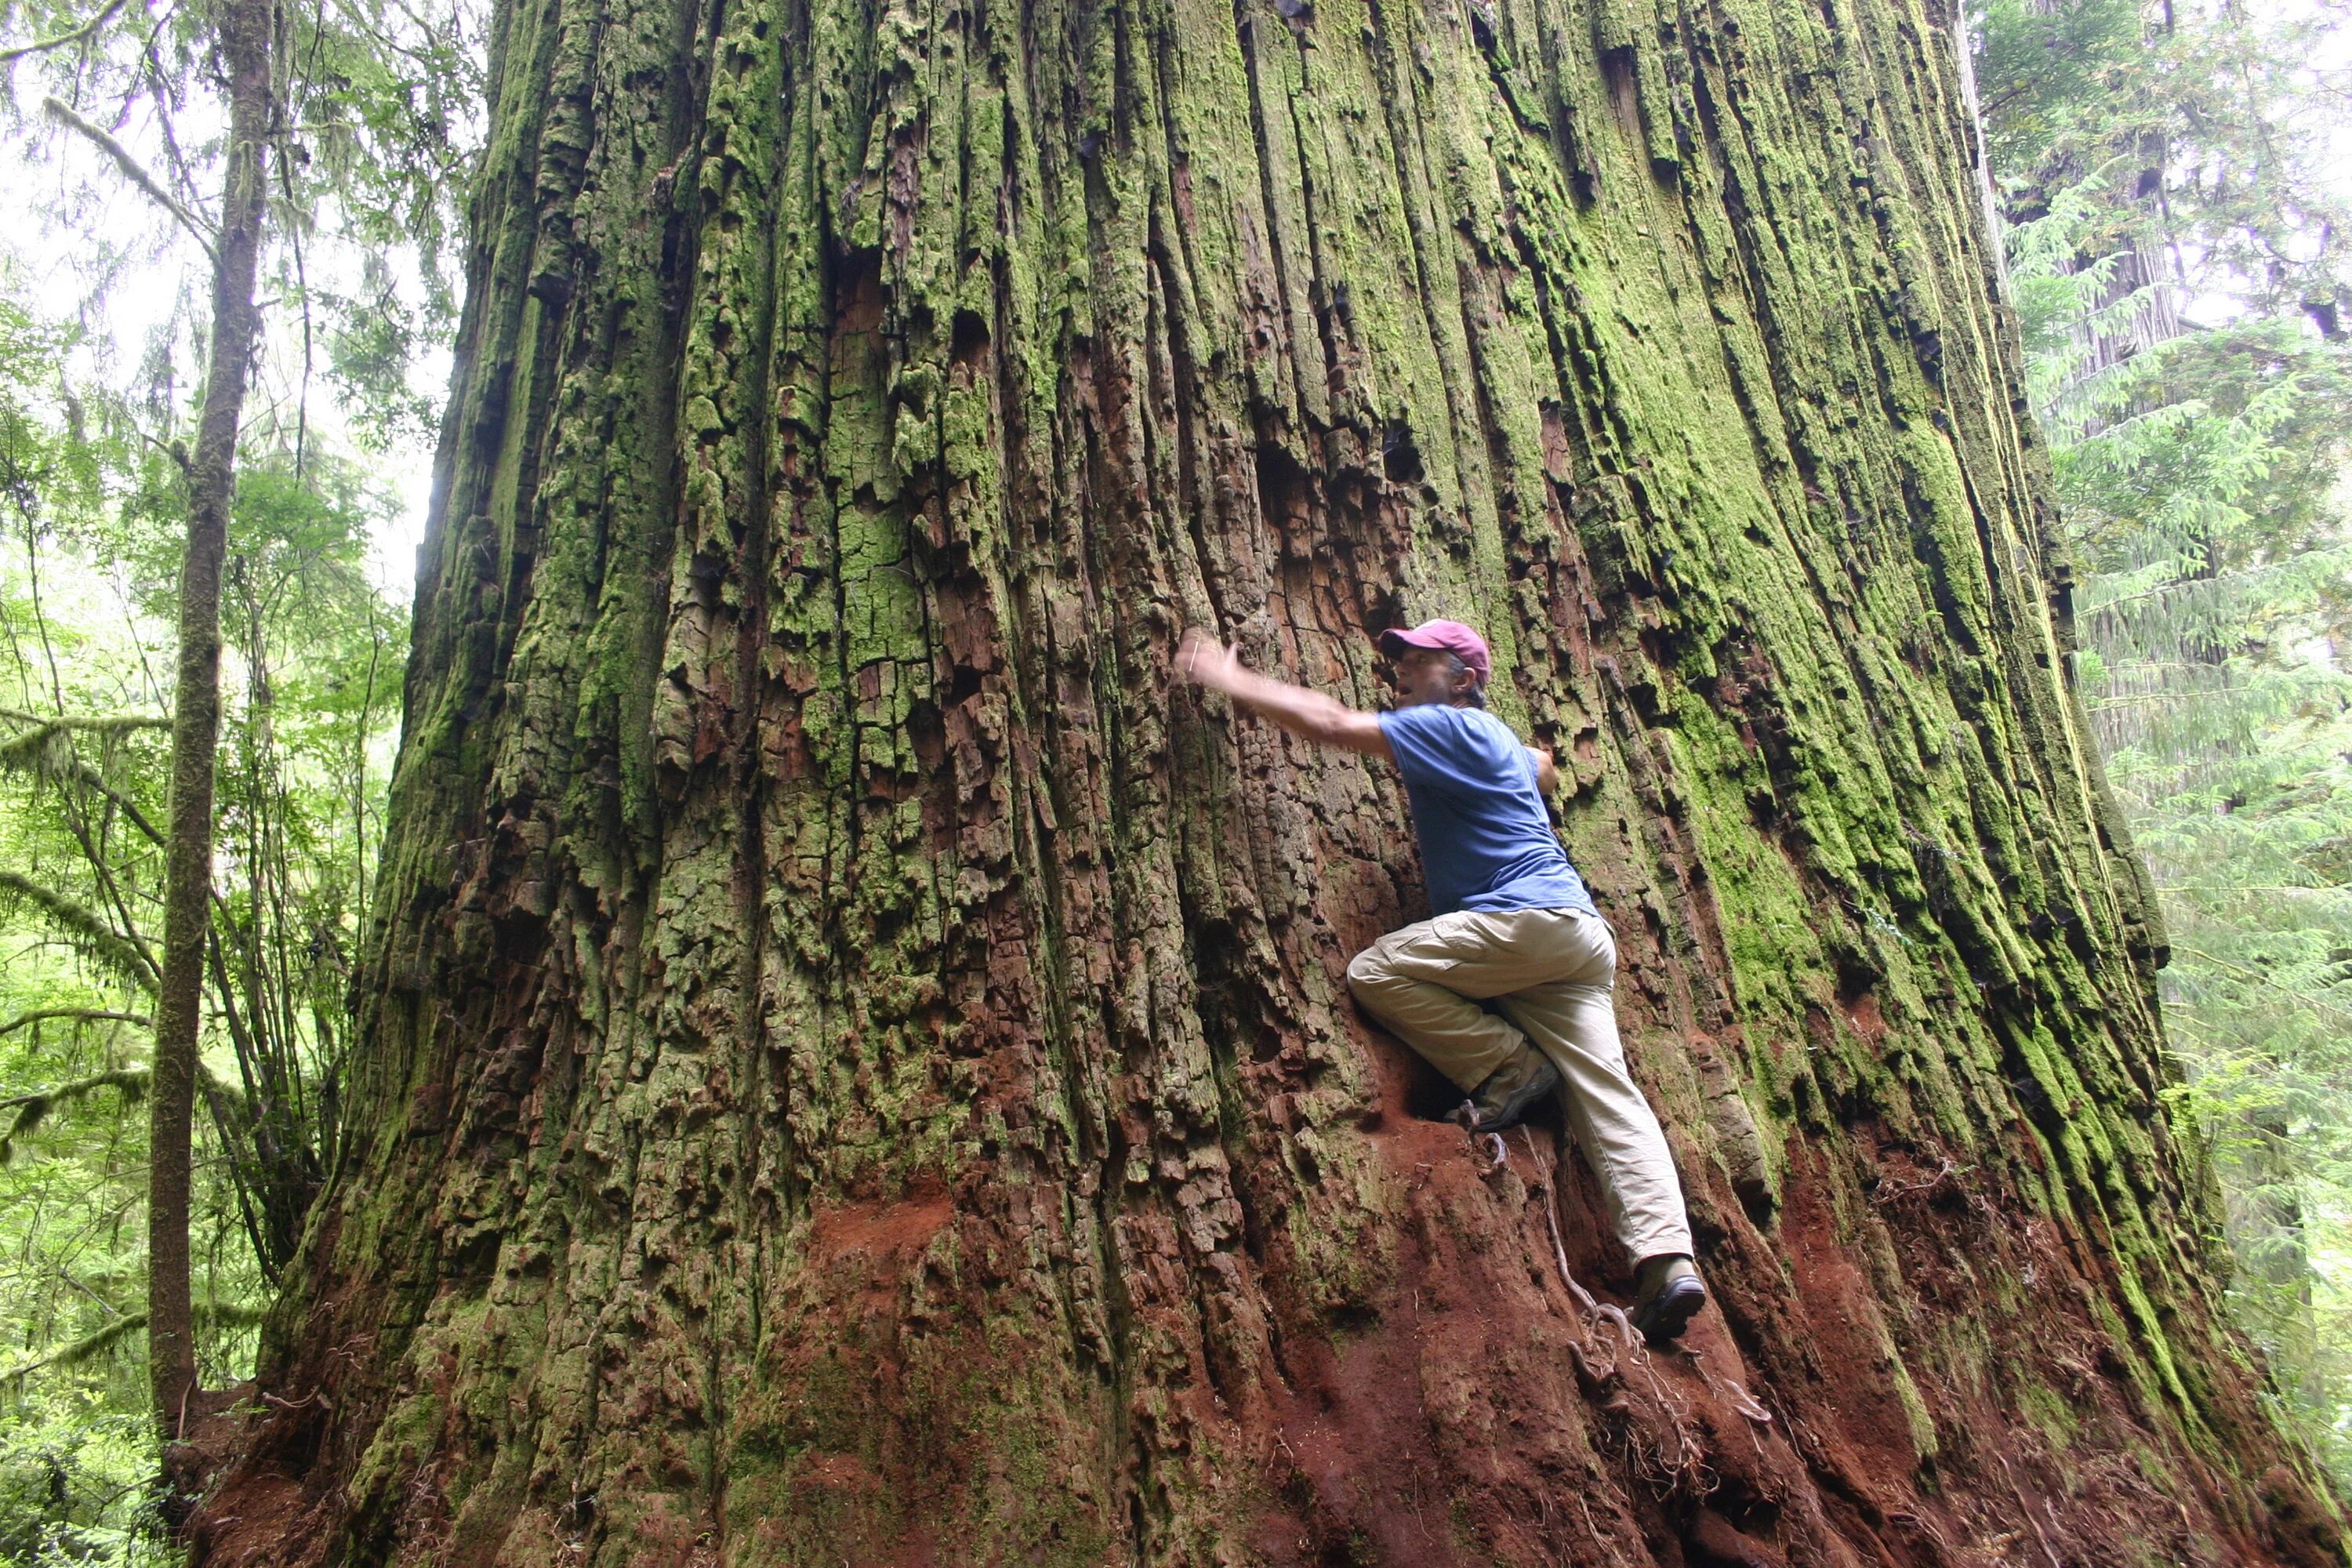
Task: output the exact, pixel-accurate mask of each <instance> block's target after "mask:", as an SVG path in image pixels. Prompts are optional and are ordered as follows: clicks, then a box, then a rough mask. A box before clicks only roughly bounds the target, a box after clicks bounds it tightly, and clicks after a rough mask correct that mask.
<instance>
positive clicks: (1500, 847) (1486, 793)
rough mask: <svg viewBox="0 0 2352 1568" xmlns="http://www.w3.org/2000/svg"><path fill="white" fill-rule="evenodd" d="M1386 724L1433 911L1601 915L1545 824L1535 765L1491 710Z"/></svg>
mask: <svg viewBox="0 0 2352 1568" xmlns="http://www.w3.org/2000/svg"><path fill="white" fill-rule="evenodd" d="M1380 720H1381V733H1382V734H1384V735H1386V736H1387V737H1388V742H1389V751H1390V752H1391V754H1392V755H1393V756H1394V757H1395V758H1396V764H1397V771H1398V772H1399V773H1402V774H1403V775H1404V787H1405V794H1406V795H1407V796H1408V797H1409V798H1410V799H1411V800H1412V827H1413V832H1414V833H1415V834H1416V835H1418V836H1419V837H1420V839H1421V866H1422V871H1423V874H1424V875H1425V876H1426V877H1427V878H1428V879H1429V903H1430V908H1431V910H1432V912H1433V913H1435V914H1441V915H1444V914H1451V913H1453V912H1454V910H1584V911H1585V912H1586V913H1588V914H1597V913H1599V912H1600V911H1599V910H1595V909H1593V907H1592V897H1591V894H1589V893H1587V892H1586V891H1585V890H1584V879H1582V878H1580V877H1579V876H1578V875H1577V874H1576V868H1575V867H1573V866H1571V865H1570V864H1569V863H1568V852H1567V851H1566V850H1564V849H1562V848H1561V847H1559V837H1558V836H1557V835H1555V834H1554V833H1553V832H1552V830H1551V823H1550V821H1549V818H1547V817H1546V816H1544V806H1543V796H1542V795H1539V794H1538V792H1537V790H1536V760H1535V759H1534V758H1533V757H1531V756H1529V755H1528V749H1527V748H1526V747H1525V746H1522V745H1521V744H1519V738H1518V737H1517V735H1514V734H1512V733H1511V727H1510V726H1509V725H1507V724H1506V723H1504V722H1503V721H1501V720H1500V719H1497V718H1496V717H1495V716H1494V715H1493V714H1492V713H1489V712H1487V711H1486V710H1485V709H1483V708H1454V707H1449V706H1447V705H1446V704H1445V703H1443V702H1424V703H1419V704H1416V705H1415V706H1413V707H1411V708H1399V709H1396V710H1393V711H1391V712H1387V713H1382V714H1381V716H1380Z"/></svg>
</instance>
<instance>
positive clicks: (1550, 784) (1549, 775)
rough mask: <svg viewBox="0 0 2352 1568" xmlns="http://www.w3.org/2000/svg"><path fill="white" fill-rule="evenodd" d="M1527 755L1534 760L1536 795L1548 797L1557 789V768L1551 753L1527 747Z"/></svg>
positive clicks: (1535, 747)
mask: <svg viewBox="0 0 2352 1568" xmlns="http://www.w3.org/2000/svg"><path fill="white" fill-rule="evenodd" d="M1528 755H1529V756H1531V757H1533V758H1534V759H1535V760H1536V793H1537V794H1538V795H1549V794H1550V793H1551V792H1552V791H1554V790H1556V789H1558V788H1559V764H1558V763H1554V762H1553V761H1552V760H1551V753H1550V752H1547V751H1545V750H1544V749H1543V748H1542V747H1540V746H1529V747H1528Z"/></svg>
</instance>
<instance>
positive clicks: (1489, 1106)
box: [1470, 1045, 1559, 1132]
mask: <svg viewBox="0 0 2352 1568" xmlns="http://www.w3.org/2000/svg"><path fill="white" fill-rule="evenodd" d="M1558 1087H1559V1068H1556V1067H1554V1066H1552V1065H1551V1058H1549V1057H1547V1056H1545V1055H1544V1054H1543V1053H1542V1052H1541V1051H1539V1050H1538V1049H1536V1048H1535V1047H1533V1046H1527V1045H1523V1046H1521V1047H1519V1054H1518V1055H1517V1056H1515V1057H1513V1058H1511V1059H1510V1060H1509V1061H1507V1062H1505V1063H1504V1064H1503V1065H1502V1066H1501V1067H1498V1068H1496V1069H1495V1070H1494V1071H1493V1072H1490V1073H1488V1074H1487V1075H1486V1078H1485V1079H1484V1080H1482V1081H1481V1082H1480V1083H1479V1085H1478V1087H1477V1088H1476V1089H1472V1090H1471V1091H1470V1131H1473V1132H1500V1131H1502V1130H1503V1129H1504V1128H1506V1127H1517V1125H1518V1124H1519V1123H1520V1122H1522V1121H1526V1120H1527V1115H1528V1111H1530V1110H1534V1109H1535V1108H1536V1107H1537V1106H1538V1105H1539V1104H1541V1103H1542V1101H1543V1097H1544V1096H1545V1095H1547V1094H1549V1093H1550V1092H1551V1091H1552V1090H1553V1089H1556V1088H1558Z"/></svg>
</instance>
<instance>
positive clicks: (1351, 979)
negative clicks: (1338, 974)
mask: <svg viewBox="0 0 2352 1568" xmlns="http://www.w3.org/2000/svg"><path fill="white" fill-rule="evenodd" d="M1390 974H1391V970H1390V969H1389V966H1388V961H1387V959H1386V957H1385V955H1383V954H1382V953H1381V944H1380V943H1379V942H1374V943H1372V945H1371V946H1370V947H1368V948H1366V949H1364V951H1363V952H1360V953H1358V954H1356V956H1355V957H1353V958H1351V959H1349V961H1348V989H1349V990H1350V991H1352V992H1354V993H1355V994H1356V1000H1357V1001H1359V1002H1363V1003H1366V1004H1369V1003H1370V1000H1371V998H1372V994H1374V993H1375V992H1377V991H1378V990H1379V989H1380V988H1381V983H1382V982H1383V981H1386V980H1387V979H1388V978H1389V977H1390Z"/></svg>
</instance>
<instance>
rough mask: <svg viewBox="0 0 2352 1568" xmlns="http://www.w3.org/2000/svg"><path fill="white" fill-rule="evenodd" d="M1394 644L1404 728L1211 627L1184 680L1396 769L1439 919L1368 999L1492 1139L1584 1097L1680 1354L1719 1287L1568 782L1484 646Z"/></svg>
mask: <svg viewBox="0 0 2352 1568" xmlns="http://www.w3.org/2000/svg"><path fill="white" fill-rule="evenodd" d="M1380 641H1381V649H1382V651H1383V652H1385V653H1387V654H1388V655H1389V657H1390V658H1391V659H1392V660H1393V661H1394V664H1393V672H1394V675H1395V679H1396V688H1397V704H1396V707H1395V708H1393V709H1391V710H1389V711H1388V712H1385V713H1366V712H1363V711H1361V710H1358V709H1354V708H1349V707H1348V706H1347V705H1346V704H1345V703H1342V702H1339V701H1335V700H1332V699H1331V698H1328V697H1326V696H1324V695H1323V694H1322V693H1320V692H1317V691H1309V690H1307V689H1306V688H1304V687H1298V686H1292V685H1289V684H1287V683H1286V682H1283V681H1279V680H1273V679H1267V678H1266V677H1265V676H1263V675H1259V674H1256V673H1255V672H1254V671H1252V670H1248V669H1244V668H1242V663H1241V650H1240V649H1239V648H1237V647H1219V646H1218V644H1217V642H1216V639H1215V638H1213V637H1210V636H1209V634H1208V633H1206V632H1204V631H1202V630H1201V629H1200V628H1198V627H1194V628H1193V629H1192V630H1191V631H1188V632H1187V633H1185V635H1184V642H1183V646H1182V647H1181V648H1180V649H1179V651H1178V655H1177V668H1179V669H1180V670H1181V672H1182V673H1183V674H1184V675H1185V677H1186V678H1187V679H1191V680H1193V681H1195V682H1197V683H1199V684H1200V685H1202V686H1205V687H1208V688H1209V689H1212V690H1214V691H1222V692H1223V693H1224V694H1225V695H1226V696H1228V697H1230V698H1232V699H1233V700H1234V701H1235V702H1237V703H1240V704H1241V705H1242V706H1244V708H1247V709H1248V710H1250V711H1252V712H1254V713H1257V714H1260V715H1262V716H1264V717H1265V718H1267V719H1270V720H1272V721H1274V722H1275V723H1276V724H1279V725H1281V726H1282V727H1283V728H1284V729H1286V730H1287V731H1290V732H1291V733H1292V734H1294V735H1299V736H1303V737H1305V738H1306V739H1307V740H1310V741H1316V742H1321V743H1322V744H1324V745H1328V746H1339V747H1341V748H1343V749H1345V750H1347V751H1350V752H1362V753H1363V754H1364V755H1366V756H1371V757H1380V758H1383V759H1385V760H1387V761H1389V762H1392V763H1395V764H1396V766H1397V771H1398V772H1399V773H1402V775H1403V776H1404V784H1405V792H1406V795H1407V796H1408V798H1409V799H1410V800H1411V801H1412V824H1413V831H1414V833H1415V835H1416V837H1418V838H1419V839H1420V841H1421V860H1422V867H1423V876H1424V878H1425V879H1426V880H1427V882H1428V884H1429V902H1430V909H1431V911H1432V915H1433V918H1432V919H1429V920H1425V921H1419V922H1418V923H1416V924H1413V925H1409V926H1406V927H1404V928H1403V929H1402V930H1401V931H1391V932H1390V933H1389V934H1388V935H1387V936H1384V937H1382V938H1381V940H1380V941H1378V942H1374V943H1373V944H1372V945H1371V946H1370V947H1368V948H1366V949H1365V950H1364V951H1363V952H1360V953H1358V954H1357V955H1356V957H1355V959H1354V961H1353V962H1351V963H1349V965H1348V984H1349V988H1350V989H1351V990H1353V991H1354V992H1355V994H1356V999H1357V1000H1358V1001H1359V1002H1361V1003H1362V1004H1363V1005H1364V1006H1365V1007H1366V1008H1367V1009H1368V1010H1369V1011H1370V1013H1371V1014H1372V1015H1373V1016H1375V1017H1377V1018H1379V1019H1380V1020H1381V1023H1383V1024H1386V1025H1387V1026H1389V1027H1390V1028H1391V1030H1393V1031H1394V1032H1395V1033H1396V1035H1397V1037H1399V1038H1401V1039H1402V1040H1403V1041H1404V1042H1405V1043H1406V1044H1407V1045H1410V1046H1411V1047H1412V1048H1413V1049H1415V1050H1417V1051H1419V1052H1420V1053H1421V1054H1422V1055H1423V1057H1425V1058H1428V1060H1429V1063H1430V1065H1431V1066H1433V1067H1434V1068H1437V1069H1438V1070H1439V1071H1440V1072H1442V1073H1444V1075H1445V1076H1446V1077H1447V1078H1449V1079H1453V1080H1454V1083H1455V1084H1456V1085H1458V1086H1459V1087H1460V1088H1461V1089H1464V1090H1465V1092H1466V1093H1467V1094H1468V1095H1469V1097H1470V1098H1469V1100H1467V1101H1466V1102H1465V1105H1464V1108H1463V1109H1464V1112H1465V1121H1466V1122H1467V1123H1468V1125H1469V1127H1470V1129H1471V1130H1472V1131H1477V1132H1494V1131H1502V1130H1503V1129H1504V1128H1507V1127H1513V1126H1517V1124H1518V1123H1519V1122H1520V1121H1522V1120H1524V1119H1525V1118H1526V1116H1527V1114H1528V1112H1529V1111H1530V1110H1534V1109H1535V1108H1536V1107H1537V1106H1538V1105H1539V1104H1540V1103H1541V1102H1542V1100H1543V1098H1544V1097H1545V1096H1546V1095H1548V1094H1549V1093H1550V1092H1551V1091H1552V1089H1554V1088H1555V1087H1557V1086H1558V1085H1559V1084H1560V1083H1561V1082H1562V1080H1563V1079H1564V1080H1565V1081H1566V1083H1567V1085H1568V1094H1567V1097H1566V1098H1567V1101H1568V1116H1569V1123H1570V1127H1571V1128H1573V1130H1574V1131H1575V1134H1576V1141H1577V1142H1579V1143H1580V1144H1581V1145H1582V1146H1583V1148H1584V1151H1585V1154H1586V1157H1587V1159H1588V1160H1590V1162H1591V1165H1592V1173H1593V1175H1594V1176H1595V1177H1597V1178H1598V1179H1599V1180H1600V1183H1601V1193H1602V1194H1603V1195H1604V1197H1605V1198H1606V1200H1607V1202H1608V1205H1609V1215H1610V1218H1611V1219H1612V1222H1613V1223H1614V1224H1615V1226H1616V1230H1617V1237H1618V1239H1619V1240H1621V1241H1622V1242H1623V1243H1624V1245H1625V1250H1626V1251H1627V1252H1628V1253H1629V1254H1631V1255H1632V1256H1633V1258H1634V1259H1635V1263H1636V1270H1637V1278H1638V1279H1639V1280H1640V1292H1639V1294H1638V1296H1637V1297H1636V1299H1635V1301H1634V1307H1633V1325H1634V1327H1636V1328H1638V1329H1640V1330H1641V1331H1642V1332H1643V1334H1644V1335H1646V1336H1647V1337H1648V1338H1649V1339H1650V1340H1651V1341H1652V1342H1654V1343H1664V1342H1667V1341H1670V1340H1673V1339H1675V1338H1676V1337H1678V1336H1679V1335H1680V1334H1681V1333H1682V1331H1683V1329H1684V1327H1685V1325H1687V1324H1688V1323H1689V1322H1690V1321H1691V1318H1692V1317H1693V1316H1694V1315H1695V1314H1696V1312H1697V1311H1698V1310H1699V1308H1701V1307H1702V1306H1704V1305H1706V1286H1705V1285H1704V1284H1702V1283H1701V1282H1700V1280H1699V1277H1698V1271H1697V1269H1696V1268H1695V1267H1694V1266H1693V1265H1692V1263H1691V1258H1690V1251H1691V1239H1690V1222H1689V1220H1688V1218H1687V1217H1686V1216H1685V1214H1684V1212H1683V1194H1682V1184H1681V1183H1680V1182H1679V1181H1677V1180H1676V1179H1675V1166H1674V1158H1673V1156H1672V1154H1671V1153H1670V1152H1668V1151H1667V1148H1666V1140H1665V1134H1664V1132H1663V1131H1660V1130H1659V1127H1658V1119H1657V1117H1656V1116H1655V1115H1654V1113H1652V1111H1651V1110H1650V1105H1649V1102H1648V1101H1647V1100H1644V1099H1643V1097H1642V1091H1641V1089H1640V1088H1639V1087H1637V1086H1636V1085H1635V1084H1634V1082H1633V1079H1632V1078H1631V1077H1630V1076H1629V1075H1628V1074H1627V1073H1626V1071H1625V1053H1624V1049H1623V1047H1622V1046H1621V1045H1620V1043H1619V1041H1618V1038H1617V1013H1616V998H1615V995H1614V991H1613V980H1614V977H1615V973H1616V968H1617V942H1616V939H1615V938H1614V937H1613V936H1612V934H1611V932H1610V930H1609V922H1608V921H1604V920H1602V919H1601V914H1600V911H1599V910H1596V909H1594V908H1593V905H1592V898H1591V894H1589V893H1587V892H1586V891H1585V889H1584V882H1583V879H1581V878H1580V877H1579V876H1578V875H1577V874H1576V868H1574V867H1573V866H1571V865H1570V864H1569V859H1568V855H1567V853H1566V852H1565V851H1564V850H1562V849H1561V848H1560V846H1559V838H1558V837H1556V836H1555V835H1554V834H1553V833H1552V830H1551V824H1550V822H1549V820H1548V819H1547V818H1546V816H1545V815H1544V807H1543V799H1542V797H1543V795H1549V794H1550V793H1551V792H1552V790H1553V788H1554V787H1555V786H1557V784H1559V770H1558V769H1557V768H1556V767H1555V766H1554V764H1553V763H1552V760H1551V758H1550V757H1549V755H1547V754H1546V753H1544V752H1539V751H1538V750H1536V749H1535V748H1534V747H1533V746H1523V745H1521V744H1520V743H1519V740H1518V737H1517V736H1516V735H1514V734H1512V733H1511V731H1510V729H1509V727H1508V726H1507V725H1506V724H1505V723H1504V722H1503V721H1501V720H1500V719H1497V718H1496V717H1495V716H1494V715H1493V714H1492V713H1489V712H1487V711H1486V679H1487V676H1488V674H1489V672H1490V670H1491V668H1492V666H1491V662H1490V659H1489V658H1488V655H1487V651H1486V639H1485V638H1484V637H1480V636H1479V635H1478V634H1477V633H1476V632H1475V631H1473V630H1472V629H1471V628H1470V627H1468V626H1464V625H1463V624H1462V623H1461V622H1460V621H1448V620H1433V621H1423V623H1422V624H1421V625H1420V626H1415V627H1413V628H1412V630H1411V631H1396V630H1390V631H1386V632H1383V633H1381V639H1380ZM1487 1001H1492V1002H1493V1003H1494V1004H1495V1005H1496V1008H1497V1009H1498V1010H1499V1012H1498V1013H1494V1012H1488V1011H1487V1010H1486V1008H1485V1007H1483V1006H1481V1005H1480V1004H1481V1003H1483V1002H1487ZM1538 1047H1540V1048H1538Z"/></svg>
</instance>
